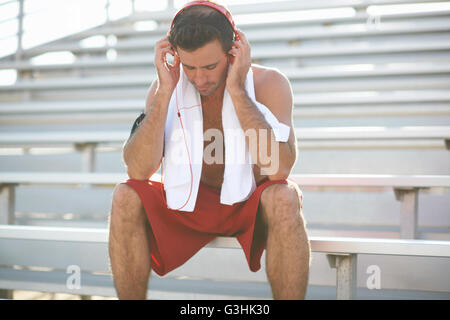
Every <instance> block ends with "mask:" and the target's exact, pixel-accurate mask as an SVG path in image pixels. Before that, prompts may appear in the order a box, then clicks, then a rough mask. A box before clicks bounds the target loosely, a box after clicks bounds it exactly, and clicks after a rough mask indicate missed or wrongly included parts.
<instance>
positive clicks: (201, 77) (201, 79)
mask: <svg viewBox="0 0 450 320" xmlns="http://www.w3.org/2000/svg"><path fill="white" fill-rule="evenodd" d="M194 82H195V84H196V85H197V86H199V87H201V86H202V85H204V84H205V83H206V82H207V78H206V74H205V72H204V71H203V70H200V69H197V71H196V72H195V78H194Z"/></svg>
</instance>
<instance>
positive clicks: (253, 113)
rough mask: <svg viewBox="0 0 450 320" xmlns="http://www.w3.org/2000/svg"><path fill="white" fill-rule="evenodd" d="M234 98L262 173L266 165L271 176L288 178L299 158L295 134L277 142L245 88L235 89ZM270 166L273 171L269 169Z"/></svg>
mask: <svg viewBox="0 0 450 320" xmlns="http://www.w3.org/2000/svg"><path fill="white" fill-rule="evenodd" d="M231 98H232V100H233V104H234V106H235V109H236V114H237V116H238V119H239V122H240V124H241V127H242V129H243V130H244V132H245V133H246V135H247V142H248V145H249V151H250V153H251V156H252V159H253V161H254V162H255V163H256V165H257V166H258V167H259V168H261V169H262V172H261V173H262V174H264V168H266V172H268V176H269V178H273V179H283V178H287V176H288V175H289V172H290V170H291V168H292V166H293V165H294V163H295V159H296V148H291V146H290V145H291V144H294V145H295V141H292V133H291V134H290V137H289V140H288V141H287V142H277V141H276V140H275V136H274V134H273V132H272V128H271V127H270V125H269V124H268V123H267V121H266V119H265V118H264V115H263V114H262V113H261V112H260V111H259V109H258V107H257V106H256V105H255V104H254V103H253V101H252V100H251V99H250V97H249V96H248V94H247V93H246V92H245V91H243V92H240V91H239V92H237V93H236V92H235V93H233V94H231ZM263 133H266V134H263ZM250 137H256V142H255V141H251V139H250ZM294 140H295V139H294ZM255 145H256V146H255ZM272 153H275V154H272ZM267 157H268V158H269V159H270V163H268V161H267ZM268 167H270V170H267V168H268Z"/></svg>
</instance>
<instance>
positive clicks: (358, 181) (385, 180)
mask: <svg viewBox="0 0 450 320" xmlns="http://www.w3.org/2000/svg"><path fill="white" fill-rule="evenodd" d="M289 178H290V179H291V180H293V181H294V182H295V183H297V184H298V185H299V186H300V187H307V186H313V187H317V186H325V187H337V188H339V187H363V188H367V187H372V188H377V187H387V188H392V189H393V190H394V192H395V196H396V198H397V200H399V201H401V213H400V235H401V237H402V238H410V239H414V238H416V237H417V220H418V200H419V190H420V189H428V188H432V187H444V188H448V187H450V176H448V175H416V176H400V175H364V174H292V175H291V176H290V177H289ZM126 179H127V175H126V174H121V173H81V172H72V173H69V172H59V173H58V172H48V173H47V172H46V173H33V172H1V173H0V224H13V223H14V212H15V187H16V186H17V185H27V184H32V185H86V184H88V185H109V186H114V185H116V184H117V183H119V182H122V181H125V180H126ZM152 179H154V180H156V181H159V175H158V174H155V175H154V176H153V177H152Z"/></svg>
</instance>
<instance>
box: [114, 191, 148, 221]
mask: <svg viewBox="0 0 450 320" xmlns="http://www.w3.org/2000/svg"><path fill="white" fill-rule="evenodd" d="M142 210H143V207H142V202H141V199H140V197H139V195H138V194H137V193H136V191H135V190H134V189H133V188H131V187H130V186H129V185H127V184H125V183H120V184H118V185H116V187H115V188H114V191H113V199H112V210H111V217H114V216H119V217H120V218H127V219H142Z"/></svg>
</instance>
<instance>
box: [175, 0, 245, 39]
mask: <svg viewBox="0 0 450 320" xmlns="http://www.w3.org/2000/svg"><path fill="white" fill-rule="evenodd" d="M193 6H206V7H210V8H213V9H216V10H217V11H219V12H220V13H221V14H223V15H224V16H225V18H227V20H228V22H230V24H231V27H232V28H233V32H234V37H235V39H236V41H238V40H239V35H238V33H237V30H236V25H235V24H234V21H233V17H232V16H231V13H230V11H228V10H227V9H226V8H225V7H224V6H222V5H220V4H218V3H215V2H212V1H205V0H203V1H191V2H188V3H186V4H185V5H184V6H183V7H182V8H181V9H180V11H178V12H177V13H176V14H175V16H174V17H173V20H172V23H171V25H170V29H172V26H173V22H174V21H175V19H176V17H177V16H178V15H179V14H180V12H181V11H183V10H184V9H186V8H189V7H193Z"/></svg>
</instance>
